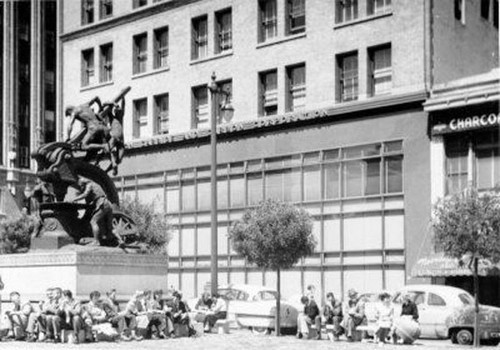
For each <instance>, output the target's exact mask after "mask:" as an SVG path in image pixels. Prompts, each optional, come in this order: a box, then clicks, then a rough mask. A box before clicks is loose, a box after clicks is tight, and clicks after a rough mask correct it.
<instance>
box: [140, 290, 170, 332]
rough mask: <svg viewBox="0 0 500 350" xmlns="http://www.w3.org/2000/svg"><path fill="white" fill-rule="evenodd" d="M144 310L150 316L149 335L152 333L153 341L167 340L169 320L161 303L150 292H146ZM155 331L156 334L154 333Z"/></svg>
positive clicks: (143, 301)
mask: <svg viewBox="0 0 500 350" xmlns="http://www.w3.org/2000/svg"><path fill="white" fill-rule="evenodd" d="M142 304H143V308H144V310H146V312H147V316H148V320H149V322H148V326H147V329H148V333H151V337H152V338H153V339H158V338H165V337H166V335H165V330H166V328H167V318H166V316H165V312H164V311H163V307H162V305H161V304H160V302H159V301H158V300H157V299H156V298H154V297H153V293H152V292H151V291H150V290H146V291H144V299H143V300H142ZM153 330H155V332H153Z"/></svg>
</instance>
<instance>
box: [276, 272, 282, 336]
mask: <svg viewBox="0 0 500 350" xmlns="http://www.w3.org/2000/svg"><path fill="white" fill-rule="evenodd" d="M280 284H281V282H280V269H277V270H276V291H277V292H278V297H277V298H276V320H275V327H276V328H275V329H276V336H277V337H279V336H280V335H281V330H280V323H281V322H280V304H281V291H280V289H281V287H280Z"/></svg>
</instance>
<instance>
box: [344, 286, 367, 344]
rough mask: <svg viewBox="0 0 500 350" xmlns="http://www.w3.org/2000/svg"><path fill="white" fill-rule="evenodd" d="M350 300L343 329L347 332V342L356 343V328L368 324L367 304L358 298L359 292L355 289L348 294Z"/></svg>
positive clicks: (347, 304)
mask: <svg viewBox="0 0 500 350" xmlns="http://www.w3.org/2000/svg"><path fill="white" fill-rule="evenodd" d="M347 295H348V297H349V300H348V301H347V303H346V310H345V312H344V315H345V317H344V320H343V322H342V327H343V328H344V330H345V334H346V336H347V341H354V339H355V332H356V327H358V326H360V325H362V324H366V322H367V321H366V315H365V303H364V301H363V300H362V299H360V298H358V292H357V291H356V290H355V289H352V288H351V289H349V291H348V292H347Z"/></svg>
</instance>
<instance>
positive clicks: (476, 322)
mask: <svg viewBox="0 0 500 350" xmlns="http://www.w3.org/2000/svg"><path fill="white" fill-rule="evenodd" d="M473 275H474V299H475V302H474V303H475V305H474V347H475V348H478V347H479V277H478V258H477V257H474V271H473Z"/></svg>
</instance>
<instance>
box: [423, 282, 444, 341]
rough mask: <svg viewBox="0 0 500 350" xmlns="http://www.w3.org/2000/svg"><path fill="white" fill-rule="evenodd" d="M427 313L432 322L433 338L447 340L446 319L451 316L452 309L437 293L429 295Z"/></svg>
mask: <svg viewBox="0 0 500 350" xmlns="http://www.w3.org/2000/svg"><path fill="white" fill-rule="evenodd" d="M426 307H427V313H428V314H429V317H430V318H431V320H432V332H434V335H433V336H432V337H433V338H446V337H447V336H448V327H446V318H447V317H448V315H449V314H450V311H449V310H450V309H449V307H448V306H447V304H446V301H445V299H444V298H443V297H442V296H440V295H438V294H437V293H432V292H429V293H428V295H427V306H426Z"/></svg>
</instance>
